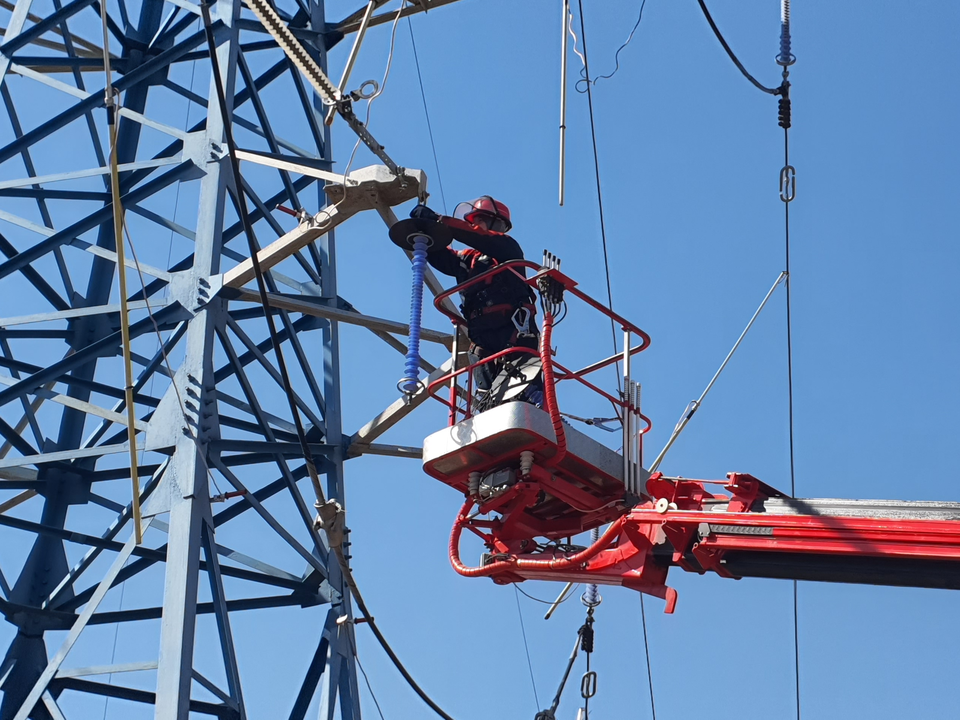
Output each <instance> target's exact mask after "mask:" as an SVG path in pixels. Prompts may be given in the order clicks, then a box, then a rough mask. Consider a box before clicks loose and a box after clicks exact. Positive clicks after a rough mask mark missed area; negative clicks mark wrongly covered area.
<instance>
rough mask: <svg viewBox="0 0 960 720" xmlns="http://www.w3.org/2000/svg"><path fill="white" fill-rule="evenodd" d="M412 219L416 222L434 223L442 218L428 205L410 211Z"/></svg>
mask: <svg viewBox="0 0 960 720" xmlns="http://www.w3.org/2000/svg"><path fill="white" fill-rule="evenodd" d="M410 217H412V218H414V219H415V220H433V221H434V222H436V221H437V220H439V219H440V216H439V215H437V213H435V212H434V211H433V210H431V209H430V208H428V207H427V206H426V205H417V206H416V207H415V208H414V209H413V210H411V211H410Z"/></svg>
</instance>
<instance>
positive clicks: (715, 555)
mask: <svg viewBox="0 0 960 720" xmlns="http://www.w3.org/2000/svg"><path fill="white" fill-rule="evenodd" d="M714 482H716V481H700V480H673V479H671V480H668V479H666V478H664V477H663V476H662V475H661V474H660V473H656V474H654V475H653V476H651V477H650V479H649V480H648V481H647V485H646V489H647V493H648V494H649V496H650V498H651V499H649V500H647V501H645V502H643V503H641V504H639V505H637V506H636V507H634V508H633V509H631V510H630V511H629V512H628V513H626V514H625V515H623V516H621V517H620V518H618V519H617V520H616V521H614V522H613V523H612V524H611V525H610V527H609V528H608V529H607V531H606V532H605V533H604V534H603V535H602V536H601V538H600V539H599V540H598V541H597V542H596V543H594V544H593V545H592V546H591V547H589V548H586V549H585V550H582V551H580V552H577V553H567V554H559V555H557V554H555V555H553V556H547V557H548V558H549V559H545V556H544V554H543V553H530V552H526V551H525V550H526V548H527V547H530V543H529V541H517V540H516V539H513V540H512V541H510V542H504V540H503V538H502V537H500V536H499V535H498V533H497V532H496V531H497V527H496V526H493V527H491V529H490V532H488V533H483V532H482V531H480V530H479V529H478V527H471V525H473V524H474V523H475V521H474V520H471V519H470V518H469V516H468V514H467V513H468V512H469V510H470V509H471V507H472V502H468V503H467V504H466V505H464V508H463V509H462V510H461V512H460V515H459V517H458V518H457V522H456V523H455V525H454V528H453V532H452V533H451V537H450V548H449V550H450V561H451V564H452V565H453V567H454V569H455V570H456V571H457V572H459V573H460V574H462V575H465V576H468V577H480V576H482V577H490V578H492V579H493V580H494V582H497V583H509V582H521V581H523V580H557V581H564V582H590V583H597V584H607V585H622V586H624V587H628V588H631V589H634V590H639V591H641V592H644V593H648V594H650V595H654V596H656V597H660V598H664V599H665V600H666V601H667V602H666V608H665V612H668V613H670V612H673V610H674V607H675V605H676V591H674V590H673V589H671V588H669V587H667V585H666V579H667V571H668V569H669V567H670V566H677V567H680V568H682V569H684V570H686V571H688V572H696V573H700V574H703V573H705V572H708V571H709V572H715V573H717V574H718V575H721V576H723V577H735V576H734V575H732V574H731V573H730V572H728V571H727V570H726V568H725V567H724V564H723V560H724V556H725V555H726V554H727V553H729V552H732V551H751V552H761V553H762V552H766V553H777V554H781V555H782V554H784V553H787V554H796V555H799V554H804V555H817V556H833V557H843V556H846V557H854V558H910V559H913V560H952V561H960V522H958V521H953V520H909V519H906V520H905V519H889V518H862V517H835V516H822V515H778V514H772V513H762V512H754V511H753V509H754V507H755V505H756V503H757V502H758V501H761V500H765V499H767V498H770V497H777V496H781V493H779V492H778V491H776V490H774V489H773V488H771V487H770V486H768V485H766V484H765V483H763V482H761V481H760V480H757V479H756V478H754V477H752V476H751V475H746V474H740V473H730V474H729V475H728V476H727V481H726V482H725V483H724V490H726V491H727V492H728V493H729V495H718V494H715V493H712V492H710V491H708V490H707V489H706V487H705V485H707V484H712V483H714ZM717 501H727V503H728V505H727V509H726V511H725V512H716V511H713V510H709V509H707V507H706V504H708V503H709V504H711V505H713V504H714V503H716V502H717ZM480 510H481V511H483V510H484V508H481V509H480ZM716 526H723V527H725V528H743V529H745V530H746V531H747V532H745V533H744V534H734V533H729V534H723V533H711V532H707V531H705V530H704V527H707V528H710V527H716ZM464 527H467V528H469V529H470V530H472V531H473V532H474V533H476V534H478V535H480V537H481V538H482V539H483V540H484V542H485V543H486V544H487V545H488V547H490V549H491V550H492V551H494V552H496V553H498V556H497V558H496V559H495V560H494V561H493V562H488V563H486V564H484V565H481V566H479V567H467V566H465V565H464V564H463V563H462V562H461V560H460V556H459V540H460V535H461V532H462V529H463V528H464ZM487 527H490V526H489V525H488V526H487ZM664 539H666V541H667V542H668V543H669V544H666V543H664V542H663V540H664ZM658 544H659V545H660V547H661V552H660V553H657V552H656V551H655V546H656V545H658ZM663 548H667V549H668V550H670V551H671V552H670V557H669V561H668V562H667V561H666V559H665V558H664V557H663V552H662V549H663Z"/></svg>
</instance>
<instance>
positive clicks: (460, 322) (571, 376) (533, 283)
mask: <svg viewBox="0 0 960 720" xmlns="http://www.w3.org/2000/svg"><path fill="white" fill-rule="evenodd" d="M519 269H525V270H527V269H528V270H536V271H537V272H536V273H535V274H534V275H533V276H532V277H529V278H527V277H524V276H523V275H522V274H521V273H520V272H518V270H519ZM504 272H510V273H513V274H514V275H515V276H516V277H517V278H519V279H520V280H522V281H523V282H524V284H526V285H529V286H530V287H532V288H533V289H534V291H536V287H537V282H538V281H539V280H540V279H541V278H543V277H550V278H553V279H554V280H556V281H557V282H558V283H560V284H561V285H562V286H563V288H564V292H565V293H568V294H570V295H573V296H574V297H576V298H578V299H580V300H582V301H583V302H585V303H586V304H587V305H589V306H590V307H592V308H594V309H595V310H597V311H599V312H600V313H601V314H603V315H605V316H606V317H609V318H611V319H613V320H614V322H616V323H619V325H620V327H621V329H622V330H623V331H624V332H629V333H631V334H635V335H637V336H639V338H640V340H641V343H640V344H639V345H636V346H631V348H630V355H631V356H633V355H636V354H637V353H639V352H642V351H644V350H646V349H647V348H648V347H649V346H650V336H649V335H648V334H647V333H646V332H644V331H643V330H641V329H640V328H639V327H637V326H636V325H634V324H633V323H631V322H630V321H629V320H627V319H626V318H624V317H622V316H620V315H618V314H617V313H615V312H613V310H611V309H610V308H608V307H606V306H605V305H603V304H602V303H600V302H598V301H597V300H595V299H594V298H592V297H590V296H589V295H587V294H586V293H584V292H583V291H581V290H579V289H578V288H577V283H576V281H574V280H572V279H571V278H569V277H567V276H566V275H564V274H563V273H561V272H560V271H559V270H556V269H552V268H543V267H541V266H540V265H537V264H536V263H534V262H531V261H529V260H510V261H507V262H505V263H501V264H499V265H497V266H496V267H493V268H491V269H490V270H487V271H486V272H484V273H481V274H480V275H477V276H476V277H473V278H470V279H469V280H466V281H465V282H462V283H460V284H459V285H456V286H454V287H452V288H450V289H449V290H447V291H445V292H442V293H440V294H439V295H437V297H436V298H435V299H434V303H433V304H434V306H435V307H436V308H437V310H439V311H440V312H441V313H443V314H444V315H446V316H447V317H448V318H450V321H451V322H452V323H453V324H454V325H456V326H458V327H460V326H462V327H466V321H465V320H464V319H463V317H461V316H460V315H458V314H457V313H455V312H451V311H450V310H448V309H447V308H446V307H445V306H444V304H443V303H444V301H445V300H446V299H447V298H449V297H451V296H452V295H455V294H457V293H460V292H463V291H464V290H466V289H467V288H470V287H472V286H474V285H479V284H481V283H486V282H489V281H490V279H491V278H493V277H494V276H495V275H498V274H500V273H504ZM517 353H527V354H531V355H537V354H539V353H538V352H537V350H534V349H533V348H524V347H513V348H507V349H506V350H502V351H500V352H498V353H495V354H494V355H490V356H489V357H485V358H482V359H480V360H478V361H477V362H475V363H472V364H470V365H468V366H466V367H463V368H460V369H458V370H454V371H452V372H450V373H447V374H446V375H443V376H442V377H440V378H437V379H436V380H434V381H433V382H431V383H430V384H429V385H428V386H427V392H429V393H430V395H431V396H432V397H433V398H435V399H436V400H439V401H440V402H442V403H443V404H444V405H446V406H447V407H449V408H450V425H456V424H457V422H458V412H460V410H459V405H458V403H457V395H458V393H457V390H456V389H455V388H453V387H451V392H450V399H449V400H444V399H443V398H441V397H440V396H439V395H438V394H437V393H438V392H439V388H440V387H441V386H447V385H449V384H450V381H451V380H452V379H454V378H457V377H459V376H460V375H463V374H464V373H466V374H467V388H466V391H465V395H466V408H465V410H464V411H463V412H464V418H469V417H470V416H471V407H472V405H473V388H472V376H473V370H474V369H475V368H477V367H480V366H481V365H486V364H487V363H491V362H495V361H497V360H499V359H500V358H502V357H505V356H508V355H514V354H517ZM622 359H623V354H622V353H618V354H616V355H611V356H610V357H607V358H604V359H603V360H600V361H599V362H596V363H593V364H592V365H588V366H587V367H585V368H582V369H580V370H577V371H575V372H574V371H571V370H569V369H567V368H565V367H564V366H562V365H560V364H559V363H558V362H556V361H555V360H553V359H552V357H551V364H552V365H553V368H554V370H555V371H556V370H559V371H560V372H561V373H562V375H557V376H556V382H561V381H563V380H576V381H577V382H579V383H580V384H582V385H584V386H585V387H587V388H589V389H590V390H592V391H594V392H595V393H597V394H598V395H600V396H601V397H603V398H604V399H606V400H608V401H609V402H610V403H612V404H613V405H614V406H615V407H617V408H619V409H618V410H617V412H618V413H620V412H622V410H623V408H624V407H625V406H626V403H625V402H624V400H623V399H621V398H617V397H614V396H613V395H610V394H609V393H607V392H605V391H603V390H601V389H600V388H598V387H597V386H596V385H594V384H593V383H591V382H589V381H587V380H585V379H584V376H585V375H589V374H590V373H593V372H596V371H597V370H602V369H603V368H605V367H609V366H610V365H613V364H614V363H616V362H618V361H620V360H622ZM631 411H633V412H634V414H635V415H636V416H637V417H639V418H640V419H642V420H643V421H644V423H645V424H646V427H644V428H643V429H641V430H640V434H641V436H642V435H643V434H644V433H646V432H648V431H649V430H650V427H651V421H650V419H649V418H648V417H646V416H645V415H643V414H642V413H640V412H638V411H637V410H636V409H635V408H631Z"/></svg>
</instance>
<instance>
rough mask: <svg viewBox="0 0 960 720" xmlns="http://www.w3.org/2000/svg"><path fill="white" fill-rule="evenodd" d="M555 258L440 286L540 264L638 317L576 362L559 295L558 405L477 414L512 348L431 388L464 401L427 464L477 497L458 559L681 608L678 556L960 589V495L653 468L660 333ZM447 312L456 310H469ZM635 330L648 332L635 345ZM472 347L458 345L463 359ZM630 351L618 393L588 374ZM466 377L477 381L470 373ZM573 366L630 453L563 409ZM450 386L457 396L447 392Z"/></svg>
mask: <svg viewBox="0 0 960 720" xmlns="http://www.w3.org/2000/svg"><path fill="white" fill-rule="evenodd" d="M546 265H547V263H545V266H544V267H538V266H536V265H534V264H533V263H528V262H525V261H513V262H509V263H504V264H503V265H500V266H498V267H496V268H494V269H493V270H490V271H488V272H487V273H484V274H482V275H480V276H478V277H477V278H474V279H472V280H470V281H468V282H467V283H463V284H461V285H459V286H457V287H455V288H453V289H452V290H450V291H448V292H447V293H445V294H442V295H440V296H439V297H438V298H437V307H438V309H440V310H441V312H443V309H442V307H441V305H440V303H441V302H442V300H443V299H444V298H445V297H447V296H449V295H451V294H453V293H454V292H458V291H460V290H463V289H464V288H465V287H468V286H469V284H470V283H474V282H484V281H485V280H487V279H488V276H489V275H492V274H495V273H498V272H513V271H515V270H516V269H517V268H518V267H523V268H526V269H531V268H533V269H535V270H536V273H535V274H534V275H533V277H531V278H529V279H527V278H523V276H522V275H521V274H520V273H518V276H519V277H521V278H522V279H524V281H525V282H527V283H528V284H529V285H531V286H532V287H535V288H536V287H540V286H542V279H543V278H550V279H551V280H552V281H554V282H556V283H559V284H562V285H563V287H564V291H565V292H567V293H568V294H569V295H573V296H576V297H577V298H580V299H583V300H585V301H586V302H587V304H588V305H590V306H592V307H593V308H595V309H597V310H599V311H600V312H602V313H604V314H606V315H608V317H612V318H613V319H614V321H615V322H617V323H619V324H620V325H621V327H622V328H623V330H624V333H625V338H624V339H625V342H624V348H625V351H624V353H623V355H622V356H614V357H612V358H606V359H604V360H601V361H599V362H597V363H594V364H593V365H590V366H588V367H586V368H584V369H582V370H579V371H577V372H571V371H569V370H568V369H567V368H565V367H563V366H562V365H561V364H560V363H559V362H558V361H557V360H556V358H555V357H554V356H553V353H552V352H551V350H550V335H551V332H552V326H553V318H552V317H551V316H550V313H549V306H548V305H544V318H543V332H542V342H541V348H540V352H539V355H540V360H541V363H542V365H543V369H544V373H543V375H544V396H545V398H546V402H545V403H544V408H545V409H540V408H538V407H535V406H533V405H531V404H529V403H526V402H521V401H512V402H507V403H505V404H502V405H500V406H498V407H495V408H493V409H490V410H487V411H485V412H481V413H479V414H476V415H473V414H472V407H473V402H472V400H473V398H472V388H471V382H470V378H471V371H472V369H473V368H474V367H476V366H477V365H478V364H482V363H485V362H493V361H496V360H497V359H498V356H497V355H494V356H491V357H489V358H485V359H483V360H481V361H479V362H478V363H474V364H472V365H468V366H467V367H465V368H458V369H456V370H454V371H452V372H451V373H449V374H447V375H446V376H444V377H441V378H439V379H437V380H435V381H433V382H432V383H431V384H430V385H429V386H428V391H429V392H430V394H432V395H433V396H434V397H437V399H440V400H441V402H444V403H445V404H446V405H447V406H448V408H449V409H450V424H449V427H447V428H445V429H443V430H440V431H438V432H436V433H433V434H432V435H431V436H429V437H428V438H427V439H426V441H425V442H424V448H423V466H424V470H425V472H426V473H427V474H429V475H430V476H432V477H434V478H436V479H438V480H440V481H441V482H444V483H446V484H447V485H449V486H451V487H453V488H454V489H456V490H457V491H459V492H461V493H463V494H464V495H465V497H466V499H465V502H464V504H463V506H462V507H461V509H460V512H459V513H458V515H457V519H456V521H455V523H454V526H453V530H452V532H451V535H450V544H449V556H450V562H451V565H452V566H453V568H454V569H455V570H456V571H457V572H458V573H460V574H461V575H464V576H467V577H489V578H491V579H492V580H493V581H494V582H496V583H499V584H506V583H513V582H522V581H524V580H554V581H561V582H582V583H594V584H602V585H620V586H623V587H627V588H631V589H634V590H638V591H640V592H644V593H647V594H650V595H653V596H656V597H659V598H663V599H664V600H665V601H666V608H665V610H666V612H673V609H674V606H675V604H676V599H677V594H676V591H675V590H673V589H672V588H670V587H668V586H667V584H666V583H667V574H668V572H669V570H670V569H671V568H674V567H677V568H680V569H682V570H685V571H687V572H692V573H699V574H705V573H707V572H712V573H716V574H718V575H720V576H721V577H726V578H732V579H739V578H743V577H764V578H783V579H795V580H812V581H823V582H846V583H865V584H873V585H896V586H908V587H925V588H945V589H960V503H955V502H917V501H891V500H841V499H798V498H792V497H788V496H787V495H785V494H784V493H782V492H780V491H778V490H776V489H775V488H773V487H771V486H770V485H767V484H766V483H764V482H763V481H761V480H759V479H757V478H755V477H753V476H752V475H748V474H746V473H729V474H728V475H727V476H726V478H725V479H723V480H693V479H689V478H683V477H668V476H665V475H663V474H662V473H659V472H655V473H653V474H650V473H649V472H647V471H646V470H644V469H643V468H642V461H641V459H642V457H643V453H642V440H643V435H644V433H645V432H646V431H647V430H649V428H650V423H649V420H647V419H646V418H645V417H644V416H643V415H642V414H641V413H640V409H639V392H638V386H637V385H636V384H635V383H633V382H632V381H630V380H629V359H630V356H631V355H633V354H634V353H636V352H639V351H640V350H643V349H645V348H646V347H647V345H648V344H649V337H647V336H646V334H644V333H643V331H642V330H640V329H639V328H637V327H636V326H634V325H631V324H630V323H628V322H627V321H626V320H623V318H620V317H619V316H617V315H615V314H613V313H612V312H610V311H609V310H608V309H607V308H605V307H603V306H602V305H601V304H600V303H597V302H596V301H594V300H593V299H591V298H589V297H587V296H586V295H584V294H583V293H581V292H580V291H579V290H577V289H576V284H575V283H573V281H572V280H570V279H569V278H566V277H565V276H563V275H561V274H560V273H559V271H558V268H556V267H547V266H546ZM447 314H448V316H449V317H451V320H453V322H454V323H456V324H459V323H462V322H463V321H462V319H461V318H459V316H454V315H452V314H450V313H447ZM632 335H633V336H635V337H640V338H641V343H640V344H639V345H637V346H636V347H633V346H632V345H631V340H630V338H631V336H632ZM504 352H505V353H511V352H512V353H516V352H520V350H519V349H510V350H508V351H504ZM527 352H532V351H529V350H528V351H527ZM498 355H503V353H500V354H498ZM458 359H459V358H458V355H457V348H456V347H454V363H453V365H454V367H456V366H457V360H458ZM617 360H622V361H624V364H625V365H626V366H627V372H626V375H627V377H626V378H625V379H626V380H627V382H626V384H625V388H626V390H625V391H624V392H622V393H621V394H620V396H619V397H615V396H613V395H611V394H609V393H606V392H604V391H603V390H601V389H600V388H598V387H596V386H595V385H593V384H591V383H590V382H589V381H587V380H586V379H585V377H584V376H586V375H588V374H589V373H591V372H594V371H595V370H598V369H600V368H602V367H607V366H609V365H611V364H613V363H614V362H616V361H617ZM461 379H465V381H466V382H465V387H461V386H460V385H459V384H458V380H461ZM571 380H572V381H577V382H579V383H581V384H583V385H586V386H587V387H589V388H590V389H592V390H594V391H596V392H597V393H598V394H599V396H600V397H601V398H602V399H603V400H605V401H608V402H610V403H611V404H612V405H613V406H614V408H615V409H616V411H617V415H618V416H619V417H620V418H621V420H622V422H623V424H624V425H625V427H624V432H623V439H624V441H623V447H624V448H626V450H625V453H626V457H624V455H623V454H621V453H618V452H614V451H613V450H612V449H610V448H608V447H606V446H604V445H603V444H601V443H599V442H597V441H596V440H594V439H593V438H591V437H589V436H588V435H586V434H584V433H581V432H579V431H578V430H576V429H574V428H572V427H571V426H570V425H568V424H566V423H564V422H562V420H561V417H560V412H559V406H558V405H557V401H556V386H557V385H558V384H560V383H561V382H562V381H571ZM444 387H448V388H449V400H443V399H441V398H439V397H438V392H439V390H440V389H442V388H444ZM460 414H462V415H463V419H460V418H459V415H460ZM602 526H606V527H605V529H603V530H602V531H600V535H599V539H597V540H596V541H592V542H591V543H590V545H589V546H580V545H575V544H574V543H573V538H574V537H575V536H577V535H579V534H580V533H582V532H583V531H586V530H591V529H594V528H600V527H602ZM464 530H468V531H469V532H471V533H473V534H475V535H477V536H478V537H479V538H480V539H481V540H482V541H483V543H484V545H485V546H486V548H487V550H488V552H486V553H484V554H483V555H482V557H481V559H480V563H479V564H478V565H477V566H472V567H471V566H468V565H467V564H465V563H464V562H463V561H462V560H461V559H460V539H461V536H462V534H463V531H464Z"/></svg>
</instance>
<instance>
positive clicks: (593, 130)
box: [577, 0, 657, 720]
mask: <svg viewBox="0 0 960 720" xmlns="http://www.w3.org/2000/svg"><path fill="white" fill-rule="evenodd" d="M577 6H578V9H579V12H580V42H581V43H582V44H583V69H584V73H585V75H586V79H587V105H588V107H589V109H590V136H591V139H592V141H593V167H594V172H595V175H596V180H597V204H598V205H599V209H600V239H601V242H602V244H603V269H604V273H605V275H606V279H607V302H608V304H609V308H610V312H611V313H612V312H613V289H612V286H611V283H610V260H609V256H608V254H607V231H606V225H605V223H604V216H603V191H602V189H601V185H600V157H599V153H598V152H597V126H596V122H595V120H594V115H593V92H591V90H590V87H591V83H590V63H589V62H588V60H587V32H586V28H585V26H584V20H583V0H577ZM641 11H642V8H641ZM610 333H611V337H612V338H613V351H614V352H617V329H616V325H615V324H614V322H613V318H612V317H611V318H610ZM618 366H619V364H618ZM617 388H618V389H620V390H622V388H621V385H620V373H619V372H618V373H617ZM640 617H641V619H642V621H643V628H644V630H643V649H644V652H645V653H646V656H647V681H648V683H649V685H650V707H651V709H653V717H654V720H656V716H657V715H656V710H655V709H654V702H653V673H652V672H651V670H650V646H649V644H648V642H647V630H646V628H647V618H646V611H645V610H644V607H643V597H642V596H641V597H640Z"/></svg>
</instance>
